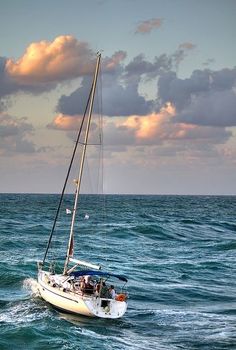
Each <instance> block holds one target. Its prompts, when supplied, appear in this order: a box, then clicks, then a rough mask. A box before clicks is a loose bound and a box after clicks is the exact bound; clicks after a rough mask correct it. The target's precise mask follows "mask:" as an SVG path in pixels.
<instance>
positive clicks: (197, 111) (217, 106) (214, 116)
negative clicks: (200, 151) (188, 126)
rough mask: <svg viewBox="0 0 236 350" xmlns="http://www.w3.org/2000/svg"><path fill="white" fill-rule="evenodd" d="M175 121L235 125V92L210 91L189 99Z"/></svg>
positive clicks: (223, 125)
mask: <svg viewBox="0 0 236 350" xmlns="http://www.w3.org/2000/svg"><path fill="white" fill-rule="evenodd" d="M176 121H181V122H185V123H194V124H197V125H212V126H220V127H226V126H236V94H235V92H234V91H232V90H224V91H210V92H208V93H206V94H201V95H198V96H196V97H195V98H192V99H191V102H190V103H189V105H188V106H187V107H186V108H184V109H183V110H182V111H181V112H180V113H178V114H177V116H176Z"/></svg>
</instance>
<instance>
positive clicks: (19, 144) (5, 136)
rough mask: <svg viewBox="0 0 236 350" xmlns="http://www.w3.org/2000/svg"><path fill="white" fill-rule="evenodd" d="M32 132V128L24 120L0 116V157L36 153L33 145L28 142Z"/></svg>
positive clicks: (4, 115)
mask: <svg viewBox="0 0 236 350" xmlns="http://www.w3.org/2000/svg"><path fill="white" fill-rule="evenodd" d="M32 132H33V127H32V125H31V124H29V123H28V122H27V119H26V118H20V119H18V118H15V117H11V116H9V115H7V114H0V156H6V155H7V156H10V155H12V154H14V153H26V154H29V153H34V152H36V149H35V145H34V144H33V142H31V141H30V140H28V137H29V136H31V135H32Z"/></svg>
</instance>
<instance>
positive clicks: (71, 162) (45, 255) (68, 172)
mask: <svg viewBox="0 0 236 350" xmlns="http://www.w3.org/2000/svg"><path fill="white" fill-rule="evenodd" d="M91 94H92V87H91V90H90V92H89V97H88V100H87V104H86V107H85V111H84V115H83V119H82V122H81V125H80V129H79V131H78V134H77V139H76V142H75V146H74V149H73V153H72V158H71V161H70V165H69V168H68V171H67V174H66V179H65V182H64V185H63V189H62V193H61V197H60V201H59V204H58V208H57V212H56V216H55V219H54V222H53V227H52V230H51V233H50V236H49V240H48V244H47V248H46V251H45V254H44V258H43V262H42V266H43V265H44V263H45V260H46V257H47V253H48V249H49V247H50V244H51V240H52V236H53V233H54V230H55V226H56V222H57V219H58V215H59V212H60V209H61V204H62V200H63V197H64V193H65V189H66V185H67V181H68V178H69V175H70V171H71V167H72V164H73V161H74V158H75V153H76V150H77V146H78V144H79V138H80V135H81V132H82V128H83V124H84V120H85V117H86V113H87V109H88V106H89V102H90V98H91Z"/></svg>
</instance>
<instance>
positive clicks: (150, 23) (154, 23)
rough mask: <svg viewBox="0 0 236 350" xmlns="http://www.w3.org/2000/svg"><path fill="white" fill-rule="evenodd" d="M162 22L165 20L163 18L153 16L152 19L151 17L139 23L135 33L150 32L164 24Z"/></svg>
mask: <svg viewBox="0 0 236 350" xmlns="http://www.w3.org/2000/svg"><path fill="white" fill-rule="evenodd" d="M162 22H163V19H162V18H152V19H149V20H147V21H143V22H141V23H140V24H139V25H138V27H137V29H136V32H135V33H136V34H137V33H142V34H146V33H150V32H151V31H152V30H153V29H155V28H160V26H161V25H162Z"/></svg>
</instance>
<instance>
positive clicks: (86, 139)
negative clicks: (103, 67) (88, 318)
mask: <svg viewBox="0 0 236 350" xmlns="http://www.w3.org/2000/svg"><path fill="white" fill-rule="evenodd" d="M100 60H101V54H100V53H98V55H97V62H96V68H95V73H94V78H93V83H92V91H91V97H90V104H89V111H88V119H87V125H86V131H85V136H84V142H83V149H82V156H81V161H80V169H79V176H78V179H77V180H76V190H75V202H74V208H73V212H72V220H71V227H70V236H69V242H68V248H67V254H66V260H65V265H64V271H63V274H64V275H66V273H67V268H68V263H69V258H70V256H73V252H72V251H73V240H74V223H75V215H76V210H77V205H78V198H79V193H80V185H81V180H82V175H83V168H84V160H85V155H86V149H87V143H88V135H89V128H90V123H91V116H92V111H93V102H94V97H95V92H96V85H97V78H98V73H99V68H100Z"/></svg>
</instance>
